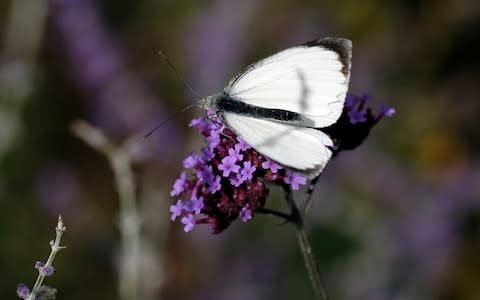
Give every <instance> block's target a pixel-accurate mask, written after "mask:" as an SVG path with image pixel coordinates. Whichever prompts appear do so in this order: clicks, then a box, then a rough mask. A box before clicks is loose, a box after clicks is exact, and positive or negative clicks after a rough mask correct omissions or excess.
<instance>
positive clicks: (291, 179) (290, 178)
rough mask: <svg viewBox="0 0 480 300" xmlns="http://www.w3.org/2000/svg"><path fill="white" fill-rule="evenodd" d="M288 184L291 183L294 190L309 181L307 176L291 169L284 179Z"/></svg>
mask: <svg viewBox="0 0 480 300" xmlns="http://www.w3.org/2000/svg"><path fill="white" fill-rule="evenodd" d="M283 181H285V183H286V184H289V185H290V186H291V187H292V190H294V191H295V190H298V189H299V185H300V184H306V183H307V178H305V177H304V176H301V175H298V174H297V173H295V172H292V171H290V170H288V171H287V175H286V176H285V178H284V179H283Z"/></svg>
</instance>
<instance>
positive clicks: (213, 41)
mask: <svg viewBox="0 0 480 300" xmlns="http://www.w3.org/2000/svg"><path fill="white" fill-rule="evenodd" d="M323 36H341V37H347V38H350V39H351V40H352V41H353V46H354V49H353V64H352V77H351V85H350V91H351V92H352V93H355V94H361V93H363V92H368V93H369V94H370V95H371V96H372V98H373V101H374V102H378V103H380V102H386V103H389V104H390V105H392V106H394V107H395V108H396V110H397V114H396V115H395V116H394V117H393V118H390V119H388V120H385V121H384V122H382V123H381V124H380V125H379V126H377V127H376V128H374V129H373V131H372V133H371V135H370V137H369V139H368V140H367V141H366V143H365V144H364V145H362V146H361V147H360V148H358V149H356V150H355V151H352V152H345V153H342V155H340V156H339V157H337V158H335V159H334V160H333V161H332V162H331V163H330V164H329V166H328V167H327V168H326V170H325V172H324V174H323V176H322V178H321V180H320V182H319V184H318V186H317V189H316V193H315V196H314V203H313V207H312V209H311V210H310V211H308V214H307V226H308V228H309V231H310V234H311V239H312V242H313V247H314V250H315V253H316V254H317V256H318V259H319V262H320V265H321V269H322V271H323V277H324V279H325V283H326V286H327V288H328V291H329V292H330V294H331V296H332V299H370V300H377V299H378V300H382V299H385V300H387V299H388V300H392V299H440V300H449V299H465V300H469V299H472V300H473V299H478V297H479V296H478V295H480V288H479V287H480V258H479V257H480V256H479V253H480V251H479V250H480V207H479V206H480V202H479V200H480V184H479V183H480V161H479V158H480V157H479V151H480V142H479V141H480V127H479V126H478V120H479V117H478V116H479V115H480V101H478V97H479V96H478V95H479V92H478V81H479V78H480V72H479V71H478V70H479V67H480V60H479V59H478V53H480V5H479V4H478V1H475V0H447V1H412V0H410V1H379V0H366V1H361V2H359V1H353V0H348V1H333V0H327V1H294V0H275V1H274V0H265V1H254V0H244V1H237V0H211V1H153V0H143V1H126V0H120V1H113V0H108V1H106V0H105V1H93V0H52V1H46V0H38V1H27V0H15V1H8V0H7V1H1V2H0V37H1V39H0V208H1V212H2V217H1V219H0V237H1V238H2V241H1V247H0V268H1V270H2V275H1V276H0V298H1V299H12V298H14V297H15V288H16V285H17V283H19V282H27V283H28V284H29V285H31V284H33V282H34V276H35V274H34V262H35V261H36V260H44V259H45V257H46V256H47V255H48V244H47V242H48V241H49V240H50V239H52V238H53V228H54V224H55V221H56V215H57V214H58V213H61V214H62V215H63V217H64V221H65V223H66V225H67V232H66V234H65V240H64V244H65V245H67V247H68V248H67V249H66V250H65V251H63V252H61V253H60V254H59V256H58V258H57V259H56V261H55V267H56V270H57V272H56V274H55V276H53V277H51V278H49V279H48V282H47V284H49V285H50V286H53V287H55V288H56V289H57V290H58V294H57V295H58V297H59V299H115V298H117V295H118V294H117V288H116V278H117V276H116V265H117V264H116V254H117V249H118V245H119V241H118V239H119V233H118V229H117V228H118V227H117V226H116V224H117V220H118V216H117V214H118V203H117V200H118V196H117V194H116V191H115V189H114V187H113V179H112V176H113V174H112V171H111V169H110V167H109V165H108V163H107V161H106V160H105V158H104V157H103V156H101V155H100V154H98V153H96V152H94V151H92V150H91V149H90V148H88V147H87V146H85V145H84V144H83V143H82V142H80V141H79V140H77V139H76V138H74V137H73V136H72V134H71V132H70V130H69V125H70V123H71V122H72V121H73V120H74V119H79V118H80V119H85V120H87V121H89V122H91V123H92V124H94V125H95V126H98V127H100V128H101V129H102V130H104V131H105V132H106V134H107V135H108V136H109V137H110V138H111V139H112V140H114V141H117V142H122V141H124V140H125V139H127V138H130V139H131V140H132V141H133V142H132V145H133V146H132V156H133V157H134V160H135V162H136V163H135V172H136V175H137V177H138V184H139V188H138V190H139V191H138V192H139V198H140V199H141V201H142V203H141V205H142V207H144V210H143V211H142V213H143V215H142V216H143V218H144V219H143V221H144V226H145V231H148V232H147V233H148V234H149V237H150V239H151V241H150V242H151V243H152V244H153V245H155V247H156V249H158V252H157V253H158V256H157V257H156V258H157V261H158V266H157V268H158V269H159V270H161V272H160V273H158V272H157V273H152V274H151V276H149V277H148V278H142V281H143V282H144V283H145V288H149V289H151V290H153V291H154V293H155V295H157V296H156V297H155V299H212V298H217V299H230V300H234V299H272V298H274V297H275V298H276V299H291V298H293V297H295V299H311V298H312V297H313V291H312V289H311V287H310V285H309V282H308V278H307V274H306V271H305V269H304V266H303V262H302V260H301V254H300V252H299V250H298V246H297V244H296V240H295V237H294V234H293V230H292V228H290V226H288V225H279V221H278V220H275V219H272V218H271V217H266V216H257V217H256V218H255V220H254V221H253V222H249V223H248V224H234V225H233V226H231V227H230V228H229V229H228V230H227V231H225V232H224V233H222V234H221V235H218V236H214V235H211V234H210V233H209V232H208V229H207V228H203V229H199V230H195V231H193V232H191V233H189V234H185V233H183V231H182V230H181V227H180V226H177V225H174V224H173V223H171V222H169V219H168V218H169V212H168V206H169V205H170V204H171V203H173V201H174V199H171V198H170V197H169V196H168V192H169V190H170V187H171V184H172V183H173V181H174V178H175V177H176V176H177V175H178V172H179V171H180V170H181V161H182V158H183V157H185V156H186V154H187V153H188V152H190V151H194V150H198V149H199V148H200V147H201V144H200V143H201V141H200V140H199V138H198V137H197V135H195V133H194V132H193V130H191V129H190V128H188V127H187V124H188V120H189V119H191V117H192V116H194V115H197V116H198V115H200V114H202V113H203V112H201V111H199V110H195V109H194V110H191V111H189V112H186V113H183V114H179V115H176V116H175V118H174V119H173V120H172V121H170V122H169V123H168V124H167V125H166V126H163V127H162V128H160V129H159V130H158V131H157V132H156V133H155V134H154V135H152V136H151V137H150V138H149V139H143V138H142V135H143V134H144V133H146V132H147V131H148V129H150V128H152V127H153V126H154V125H155V124H157V123H158V122H159V121H161V120H165V119H166V118H167V116H171V115H173V114H174V113H175V111H177V110H179V109H180V108H182V107H184V106H186V105H188V104H190V103H192V102H193V101H195V98H194V97H193V96H192V95H190V94H189V93H188V91H187V89H186V88H185V87H184V86H183V85H182V84H181V82H179V81H178V80H177V79H176V76H175V74H173V73H172V72H171V70H170V69H169V68H168V66H167V65H166V64H165V63H164V62H163V61H162V59H161V58H160V56H159V55H157V52H158V50H159V49H161V50H162V51H163V52H164V53H166V55H167V56H168V57H169V59H170V60H171V61H172V62H173V63H174V65H175V66H176V68H177V69H178V72H179V74H181V76H182V77H185V79H186V80H187V81H188V82H190V83H191V84H192V86H193V87H194V88H195V89H196V90H197V91H198V92H199V93H200V94H201V95H208V94H211V93H214V92H217V91H219V90H220V89H221V88H223V86H224V84H225V83H226V82H227V81H228V79H229V78H230V77H231V76H233V75H234V74H235V73H236V72H238V71H240V70H241V69H242V67H243V66H245V65H246V64H248V63H250V62H253V61H255V60H258V59H259V58H261V57H264V56H266V55H269V54H271V53H273V52H276V51H278V50H280V49H283V48H285V47H288V46H291V45H295V44H298V43H300V42H303V41H305V40H308V39H312V38H316V37H323ZM297 198H298V199H303V195H302V194H301V193H300V194H297ZM282 203H283V200H282V197H281V193H277V194H276V193H273V195H271V196H270V198H269V200H268V205H269V206H271V207H276V208H278V209H282V208H284V207H283V206H282ZM157 271H158V270H157Z"/></svg>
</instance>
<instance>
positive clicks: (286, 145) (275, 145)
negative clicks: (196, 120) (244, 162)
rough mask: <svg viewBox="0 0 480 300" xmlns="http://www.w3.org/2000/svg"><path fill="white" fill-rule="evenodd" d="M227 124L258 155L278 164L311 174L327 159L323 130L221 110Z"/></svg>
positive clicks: (315, 172)
mask: <svg viewBox="0 0 480 300" xmlns="http://www.w3.org/2000/svg"><path fill="white" fill-rule="evenodd" d="M222 119H223V121H224V122H225V123H226V125H227V127H229V128H230V129H232V130H233V131H234V132H235V134H237V135H238V136H239V137H241V138H242V139H243V140H245V142H247V143H248V144H249V145H250V146H252V147H253V148H254V149H255V150H256V151H258V152H259V153H260V154H262V155H264V156H266V157H268V158H270V159H272V160H274V161H276V162H277V163H279V164H281V165H283V166H285V167H289V168H292V169H295V170H296V171H298V172H300V173H303V174H305V175H307V176H308V177H313V176H316V175H318V174H320V172H321V171H322V170H323V168H324V167H325V164H326V163H327V162H328V161H329V160H330V157H331V156H332V152H331V151H330V149H328V148H327V147H328V146H332V145H333V143H332V140H331V139H330V138H329V137H328V135H326V134H325V133H323V132H321V131H319V130H317V129H313V128H305V127H299V126H292V125H288V124H283V123H278V122H274V121H269V120H264V119H257V118H253V117H248V116H245V115H239V114H235V113H230V112H223V113H222Z"/></svg>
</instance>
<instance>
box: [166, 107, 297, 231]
mask: <svg viewBox="0 0 480 300" xmlns="http://www.w3.org/2000/svg"><path fill="white" fill-rule="evenodd" d="M207 114H208V118H205V119H198V118H197V119H193V120H192V121H191V122H190V124H189V126H190V127H193V128H195V129H196V130H197V131H199V132H200V133H201V134H202V135H203V136H204V138H205V142H206V144H207V145H206V146H205V147H204V148H203V149H202V150H201V151H200V153H201V154H195V153H193V154H190V155H188V156H187V158H186V159H185V160H184V162H183V166H184V167H185V169H186V170H185V171H184V172H182V173H181V175H180V177H179V178H178V179H177V180H176V181H175V183H174V185H173V189H172V191H171V193H170V194H171V195H172V196H179V197H182V198H183V199H184V200H177V202H176V204H174V205H171V206H170V213H171V219H172V221H175V220H176V219H177V218H180V221H181V223H182V224H183V225H184V231H186V232H189V231H191V230H193V228H194V227H195V226H196V225H197V224H209V225H210V227H211V228H212V230H213V232H214V233H219V232H222V231H223V230H224V229H226V228H227V227H228V226H229V225H230V224H231V222H232V221H234V220H235V219H237V218H238V217H240V219H241V220H242V221H243V222H247V221H249V220H251V219H252V218H253V215H254V213H255V211H256V210H257V209H259V208H261V207H263V206H264V205H265V200H266V198H267V195H268V188H267V184H274V185H280V186H288V185H291V187H292V189H298V187H299V184H305V183H306V178H305V177H303V176H302V175H300V174H296V175H295V178H296V179H297V180H296V181H291V183H288V182H290V181H288V180H284V178H285V177H286V174H287V173H286V170H284V169H283V168H282V167H281V166H279V165H278V164H276V163H274V162H273V161H271V160H269V159H267V158H266V157H264V156H262V155H260V154H259V153H258V152H256V151H255V150H254V149H253V148H252V147H250V145H248V144H247V143H246V142H245V141H243V140H242V139H239V138H238V137H237V136H236V135H235V134H234V133H233V132H232V131H231V130H230V129H228V128H225V127H224V125H223V124H222V123H221V122H220V120H219V119H218V118H217V117H216V116H215V115H214V114H213V113H212V112H208V113H207ZM274 175H275V176H274Z"/></svg>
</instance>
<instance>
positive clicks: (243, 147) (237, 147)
mask: <svg viewBox="0 0 480 300" xmlns="http://www.w3.org/2000/svg"><path fill="white" fill-rule="evenodd" d="M237 140H238V144H236V145H235V150H236V151H238V152H240V151H247V150H248V149H250V148H252V147H250V145H249V144H247V143H246V142H245V141H244V140H242V139H241V138H237Z"/></svg>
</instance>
